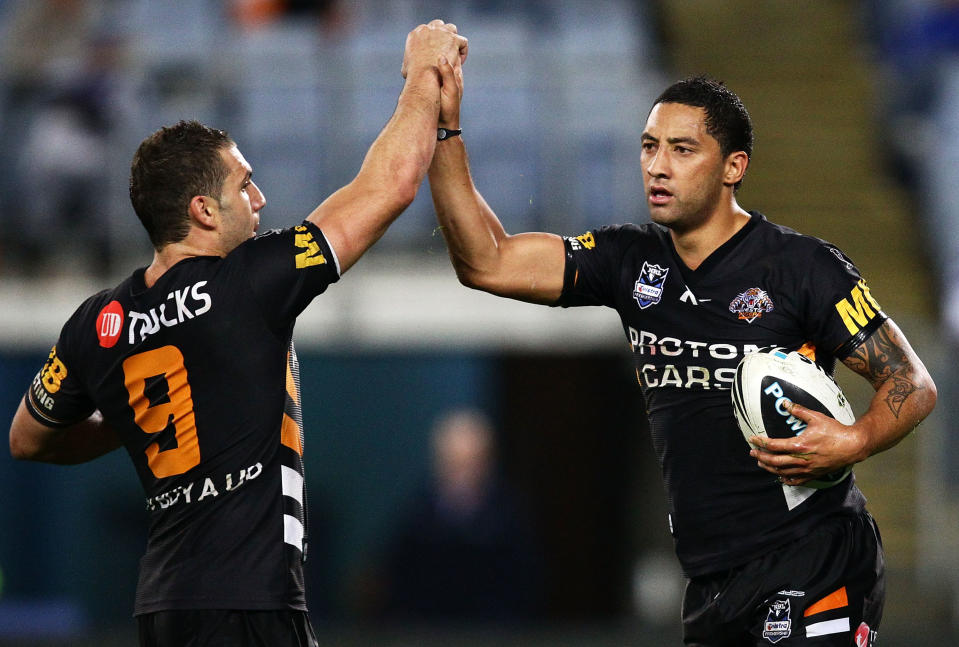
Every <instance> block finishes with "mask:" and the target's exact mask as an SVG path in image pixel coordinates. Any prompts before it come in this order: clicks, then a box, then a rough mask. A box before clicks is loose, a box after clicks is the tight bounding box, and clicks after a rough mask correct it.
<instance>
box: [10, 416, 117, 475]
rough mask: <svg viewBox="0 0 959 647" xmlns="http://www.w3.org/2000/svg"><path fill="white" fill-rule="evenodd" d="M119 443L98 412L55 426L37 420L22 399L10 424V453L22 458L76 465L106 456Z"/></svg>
mask: <svg viewBox="0 0 959 647" xmlns="http://www.w3.org/2000/svg"><path fill="white" fill-rule="evenodd" d="M120 445H121V443H120V440H119V438H118V437H117V435H116V433H115V432H114V431H113V429H111V428H110V427H109V426H108V425H107V424H106V422H105V421H104V420H103V416H102V415H101V414H100V412H99V411H97V412H94V413H93V415H91V416H90V417H89V418H87V419H86V420H82V421H80V422H78V423H76V424H74V425H70V426H69V427H61V428H52V427H46V426H44V425H41V424H40V423H39V422H37V421H36V420H34V419H33V417H32V416H31V415H30V414H29V413H28V412H27V409H26V405H25V404H24V402H23V401H21V402H20V407H19V408H18V409H17V413H16V414H15V415H14V418H13V423H12V424H11V426H10V454H11V455H12V456H13V457H14V458H16V459H19V460H30V461H38V462H42V463H56V464H59V465H74V464H77V463H85V462H86V461H90V460H93V459H94V458H98V457H100V456H103V455H104V454H107V453H109V452H111V451H113V450H114V449H117V448H118V447H120Z"/></svg>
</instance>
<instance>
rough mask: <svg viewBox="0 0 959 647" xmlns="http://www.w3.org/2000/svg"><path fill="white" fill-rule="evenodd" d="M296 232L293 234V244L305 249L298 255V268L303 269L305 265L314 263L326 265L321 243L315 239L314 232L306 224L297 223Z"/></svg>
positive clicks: (308, 265)
mask: <svg viewBox="0 0 959 647" xmlns="http://www.w3.org/2000/svg"><path fill="white" fill-rule="evenodd" d="M293 231H294V232H296V233H295V234H293V244H294V245H295V246H296V247H298V248H300V249H302V250H303V251H302V252H300V253H298V254H297V255H296V258H295V261H296V269H298V270H302V269H303V268H304V267H312V266H313V265H325V264H326V257H325V256H323V252H322V251H320V245H319V243H317V242H316V241H315V240H314V239H313V234H312V232H310V231H309V229H307V228H306V226H305V225H297V226H296V227H294V228H293Z"/></svg>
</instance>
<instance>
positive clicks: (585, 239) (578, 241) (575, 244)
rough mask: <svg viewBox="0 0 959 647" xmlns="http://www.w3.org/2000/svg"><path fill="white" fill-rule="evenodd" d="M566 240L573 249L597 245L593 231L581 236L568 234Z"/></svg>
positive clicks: (590, 247) (577, 249)
mask: <svg viewBox="0 0 959 647" xmlns="http://www.w3.org/2000/svg"><path fill="white" fill-rule="evenodd" d="M566 240H568V241H569V246H570V247H571V248H572V249H573V251H579V250H582V249H593V248H595V247H596V238H595V237H594V236H593V232H591V231H587V232H586V233H585V234H582V235H580V236H575V237H573V236H567V237H566Z"/></svg>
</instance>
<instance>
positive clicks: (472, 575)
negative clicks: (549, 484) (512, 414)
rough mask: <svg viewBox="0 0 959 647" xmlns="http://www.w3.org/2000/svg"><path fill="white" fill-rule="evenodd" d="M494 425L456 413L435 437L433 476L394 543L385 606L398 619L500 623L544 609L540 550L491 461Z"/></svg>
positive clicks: (477, 416) (390, 550) (476, 416)
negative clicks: (492, 426)
mask: <svg viewBox="0 0 959 647" xmlns="http://www.w3.org/2000/svg"><path fill="white" fill-rule="evenodd" d="M493 444H494V438H493V431H492V428H491V427H490V424H489V422H488V421H487V420H486V419H485V418H484V417H483V416H482V415H481V414H478V413H476V412H473V411H454V412H452V413H449V414H448V415H446V416H445V417H443V418H442V419H440V420H439V422H438V423H437V425H436V427H435V429H434V432H433V435H432V459H433V477H432V480H431V481H430V482H429V483H428V484H427V486H426V487H425V488H424V489H423V490H421V491H420V492H419V493H418V495H417V497H416V498H415V499H414V500H413V501H412V502H411V505H410V506H409V507H408V509H407V510H406V512H405V513H404V514H403V515H402V517H401V519H400V522H399V525H398V527H397V528H396V531H395V533H394V535H393V537H392V540H391V541H390V543H389V547H388V549H387V555H386V564H385V572H384V573H383V575H384V579H385V582H384V600H383V607H384V608H383V611H384V613H385V614H386V615H387V616H388V617H389V618H390V619H393V620H401V621H412V622H431V623H473V622H476V623H486V622H496V623H498V624H503V623H510V622H523V621H529V620H531V619H534V618H535V617H537V615H538V614H539V613H540V612H541V611H542V609H543V606H544V605H543V587H542V583H541V568H540V559H541V555H540V551H539V549H538V546H537V544H536V542H535V541H534V540H533V535H532V532H531V530H530V528H529V522H528V519H527V517H526V516H525V515H524V513H523V511H522V508H521V506H520V505H519V504H518V501H517V498H516V496H515V494H514V493H513V492H511V491H510V489H509V487H508V485H507V484H506V483H505V482H504V480H503V479H502V478H501V477H500V475H499V474H498V472H497V470H496V466H495V457H494V447H493Z"/></svg>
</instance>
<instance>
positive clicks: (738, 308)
mask: <svg viewBox="0 0 959 647" xmlns="http://www.w3.org/2000/svg"><path fill="white" fill-rule="evenodd" d="M772 310H773V300H772V299H771V298H769V295H768V294H766V291H765V290H763V289H762V288H749V289H748V290H746V291H745V292H743V293H741V294H740V295H738V296H737V297H736V298H735V299H733V300H732V302H731V303H730V304H729V311H730V312H732V313H735V314H738V315H739V318H740V319H742V320H744V321H745V322H746V323H752V322H753V321H754V320H756V319H759V318H760V317H762V316H763V313H766V312H772Z"/></svg>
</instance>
